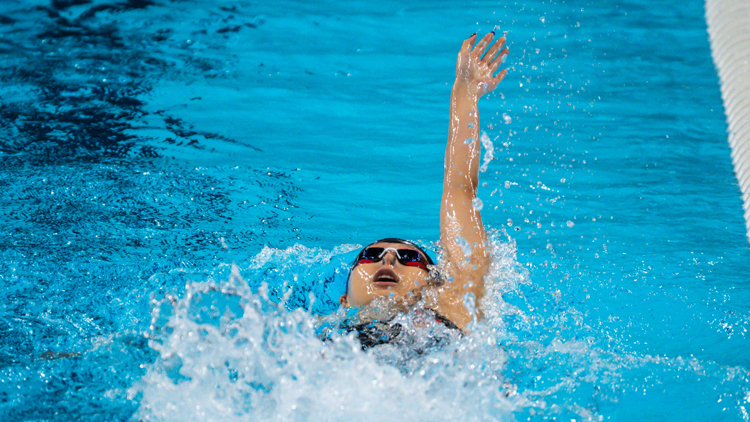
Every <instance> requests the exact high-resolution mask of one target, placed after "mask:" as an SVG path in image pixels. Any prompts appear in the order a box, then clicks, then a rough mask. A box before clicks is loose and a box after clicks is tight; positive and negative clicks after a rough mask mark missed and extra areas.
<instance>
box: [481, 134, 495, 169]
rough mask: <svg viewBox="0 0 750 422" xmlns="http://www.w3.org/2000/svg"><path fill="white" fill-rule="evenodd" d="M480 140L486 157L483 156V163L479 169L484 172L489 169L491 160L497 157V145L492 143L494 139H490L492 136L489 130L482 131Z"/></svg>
mask: <svg viewBox="0 0 750 422" xmlns="http://www.w3.org/2000/svg"><path fill="white" fill-rule="evenodd" d="M479 141H480V142H481V143H482V146H483V147H484V157H483V158H482V165H481V166H480V167H479V171H481V172H482V173H484V172H486V171H487V166H489V165H490V161H492V159H493V158H495V146H494V145H492V141H491V140H490V137H489V136H487V132H482V135H481V136H480V137H479Z"/></svg>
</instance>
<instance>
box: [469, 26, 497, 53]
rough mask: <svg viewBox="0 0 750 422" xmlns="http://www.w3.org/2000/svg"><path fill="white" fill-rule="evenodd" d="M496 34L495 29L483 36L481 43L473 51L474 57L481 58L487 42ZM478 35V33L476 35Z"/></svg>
mask: <svg viewBox="0 0 750 422" xmlns="http://www.w3.org/2000/svg"><path fill="white" fill-rule="evenodd" d="M494 36H495V31H492V32H488V33H487V35H485V36H484V37H482V39H481V40H480V41H479V44H477V46H476V47H475V48H474V52H473V53H472V54H473V55H474V57H476V58H477V59H479V58H480V57H482V55H483V54H484V49H485V48H486V47H487V44H489V43H490V41H492V38H493V37H494ZM474 37H476V35H475V36H474Z"/></svg>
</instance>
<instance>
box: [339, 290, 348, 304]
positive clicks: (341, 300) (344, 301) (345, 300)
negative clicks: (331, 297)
mask: <svg viewBox="0 0 750 422" xmlns="http://www.w3.org/2000/svg"><path fill="white" fill-rule="evenodd" d="M339 303H340V304H341V306H343V307H344V308H348V307H349V296H347V294H346V293H344V294H343V295H341V297H339Z"/></svg>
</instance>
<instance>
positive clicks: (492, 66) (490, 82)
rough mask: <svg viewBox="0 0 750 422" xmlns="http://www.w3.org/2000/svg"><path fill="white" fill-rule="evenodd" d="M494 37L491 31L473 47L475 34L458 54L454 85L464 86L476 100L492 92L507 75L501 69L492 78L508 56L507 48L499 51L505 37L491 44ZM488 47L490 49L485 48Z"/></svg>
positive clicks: (504, 70)
mask: <svg viewBox="0 0 750 422" xmlns="http://www.w3.org/2000/svg"><path fill="white" fill-rule="evenodd" d="M494 37H495V31H492V32H490V33H488V34H487V35H485V36H484V37H482V39H481V40H480V41H479V44H477V45H476V47H474V43H475V42H476V40H477V34H474V35H472V36H471V37H469V38H468V39H467V40H465V41H464V43H463V44H462V45H461V51H459V52H458V60H457V61H456V84H459V83H460V84H465V86H466V88H467V89H469V92H470V93H472V94H475V95H476V96H477V98H478V97H481V96H482V95H484V94H486V93H488V92H492V91H493V90H494V89H495V88H496V87H497V84H499V83H500V81H502V80H503V78H504V77H505V75H506V74H507V73H508V71H507V70H506V69H503V70H501V71H500V72H498V74H497V76H492V75H493V74H494V73H495V72H496V71H497V68H498V67H500V65H501V64H502V63H503V62H504V61H505V58H506V57H507V56H508V49H507V48H505V49H503V50H502V51H500V49H501V48H502V47H503V45H505V37H500V39H498V40H497V41H496V42H495V43H494V44H492V39H493V38H494ZM488 46H490V47H489V48H487V47H488ZM472 47H474V48H473V49H472ZM498 52H500V53H499V54H498Z"/></svg>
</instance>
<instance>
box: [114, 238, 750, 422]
mask: <svg viewBox="0 0 750 422" xmlns="http://www.w3.org/2000/svg"><path fill="white" fill-rule="evenodd" d="M490 237H491V243H490V245H491V251H492V255H493V261H492V266H491V269H490V273H489V275H488V277H487V279H486V287H487V289H486V294H485V296H484V298H483V299H482V301H481V306H482V308H483V310H484V315H485V319H484V320H483V321H480V322H478V323H473V324H471V325H470V330H471V333H470V334H468V335H466V336H463V337H461V338H454V339H453V341H451V342H449V343H448V344H446V345H444V346H442V347H438V348H433V349H430V350H427V351H423V352H422V351H420V352H419V353H414V344H413V343H412V344H408V343H406V344H395V345H394V344H386V345H381V346H375V347H372V348H370V349H368V350H366V351H364V350H363V349H362V348H361V345H360V344H359V343H358V341H357V339H356V338H355V336H354V335H353V334H347V333H346V332H337V331H334V332H333V335H331V336H329V338H328V339H327V341H323V340H321V339H320V333H321V328H320V327H321V324H323V323H325V324H330V323H331V321H333V322H334V324H335V322H336V321H340V320H341V319H342V318H344V317H345V314H344V313H343V312H338V313H336V312H334V313H333V314H331V315H328V316H326V317H323V316H322V315H321V313H322V312H317V311H316V310H315V303H329V304H330V303H332V302H333V300H332V299H331V298H328V299H325V298H322V297H320V296H322V295H323V294H328V295H331V292H332V290H331V289H330V287H331V286H330V284H331V283H317V284H316V282H311V280H309V279H306V278H305V277H303V276H302V273H304V272H305V270H307V274H310V276H311V277H318V278H322V279H327V280H329V281H330V280H334V281H335V282H336V283H343V282H344V281H345V275H344V274H341V278H339V279H337V278H336V276H330V273H333V274H336V272H337V271H338V272H341V271H343V270H342V269H343V268H345V266H346V262H347V261H348V260H347V259H346V258H347V256H348V254H349V253H350V252H351V251H352V250H354V249H355V248H356V247H355V246H353V245H344V246H341V247H339V248H337V249H334V250H333V251H326V250H321V249H311V248H306V247H303V246H299V245H298V246H294V247H292V248H289V249H285V250H277V249H272V248H264V249H263V251H261V252H260V253H259V254H258V255H256V256H255V257H254V258H253V259H251V260H250V261H249V262H246V263H239V264H238V265H232V266H231V267H229V268H230V269H229V273H228V274H226V272H225V270H226V268H225V269H221V270H217V272H216V275H215V276H212V277H209V279H208V280H206V281H203V282H191V283H188V284H187V286H186V290H185V292H184V294H183V295H182V297H179V298H178V297H174V296H167V297H165V298H163V299H159V300H157V299H154V300H153V306H152V324H151V328H150V330H149V332H148V334H147V335H148V337H149V346H150V347H151V348H152V349H153V350H155V351H156V352H157V353H158V355H159V357H158V359H157V360H156V362H155V363H153V364H152V365H150V366H149V367H148V370H147V373H146V375H145V376H144V377H143V378H142V379H141V380H140V382H139V383H138V384H137V385H135V386H133V387H132V388H131V389H130V391H129V394H130V396H131V397H132V398H135V399H138V400H139V401H140V409H139V410H138V412H137V414H136V417H137V418H138V419H140V420H144V421H214V420H216V421H218V420H221V421H247V420H264V421H265V420H273V421H300V420H310V421H318V420H322V421H351V420H362V421H375V420H378V421H380V420H383V419H384V418H389V419H395V420H400V421H424V420H434V421H448V420H450V421H453V420H468V421H480V420H516V419H526V418H531V419H540V418H541V419H544V418H548V417H553V416H554V417H559V418H567V420H570V419H575V420H603V418H604V416H603V415H604V414H607V412H608V411H610V412H611V411H612V409H614V408H615V407H614V405H615V404H616V403H617V402H618V401H622V400H625V401H626V402H627V400H629V397H630V395H632V394H631V393H632V392H633V391H636V392H640V390H639V389H642V388H645V386H644V385H627V384H626V383H625V382H624V381H623V380H624V379H635V378H639V377H634V375H637V374H639V373H643V374H644V375H645V376H646V377H655V379H656V381H655V382H654V383H656V384H660V383H670V382H672V381H674V380H679V379H681V378H682V377H685V376H686V375H685V374H686V373H690V374H696V375H698V376H700V374H704V376H705V371H706V369H705V368H706V367H707V366H709V367H712V369H711V373H712V374H714V376H717V377H721V378H723V381H722V383H726V382H727V381H726V380H729V379H730V378H731V379H732V382H734V383H735V384H738V385H734V386H733V388H735V387H740V388H746V386H747V374H746V373H745V372H743V371H742V370H740V369H737V368H734V369H732V368H730V369H726V368H713V367H714V366H716V365H712V364H711V363H710V362H708V363H706V362H698V361H696V360H695V359H682V358H676V359H668V358H663V357H658V356H657V357H652V356H638V355H634V354H628V353H626V352H623V351H622V350H620V349H621V348H620V347H618V346H617V345H616V344H612V343H611V342H610V343H607V341H606V339H603V338H602V336H598V335H597V332H596V330H595V329H593V328H591V327H589V326H588V325H587V324H586V322H585V317H584V316H583V315H582V314H581V313H580V312H578V311H577V310H576V309H575V308H574V307H572V306H568V305H566V304H565V303H564V301H563V300H562V298H561V296H560V294H559V291H558V292H554V291H552V292H549V291H544V290H543V289H541V288H540V287H538V286H534V285H533V284H531V283H530V280H529V274H528V273H527V271H525V270H524V268H523V266H521V265H519V263H518V262H517V260H516V246H515V243H514V242H513V241H512V240H511V239H510V238H508V237H507V235H506V234H505V232H504V231H492V232H491V233H490ZM326 273H329V275H328V276H327V275H326ZM222 280H223V281H222ZM306 286H307V287H306ZM315 286H324V287H323V288H321V287H315ZM326 292H327V293H326ZM504 298H505V300H504ZM303 305H306V306H303ZM323 308H326V309H329V310H330V309H331V308H330V306H329V305H326V306H323ZM321 309H322V308H321ZM413 314H415V312H411V313H409V314H407V315H405V316H404V317H403V318H402V322H404V323H405V325H406V326H407V327H408V325H409V323H408V318H409V315H413ZM404 318H405V319H404ZM738 371H739V372H738ZM625 372H629V374H627V375H628V376H626V377H624V376H623V374H624V373H625ZM672 372H677V373H678V375H677V376H676V377H675V376H674V375H672V374H671V373H672ZM654 374H656V375H654ZM659 374H660V375H659ZM640 379H644V378H640ZM743 386H744V387H743ZM649 388H651V387H649ZM744 391H746V390H744ZM629 394H630V395H629ZM740 395H741V393H740Z"/></svg>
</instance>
